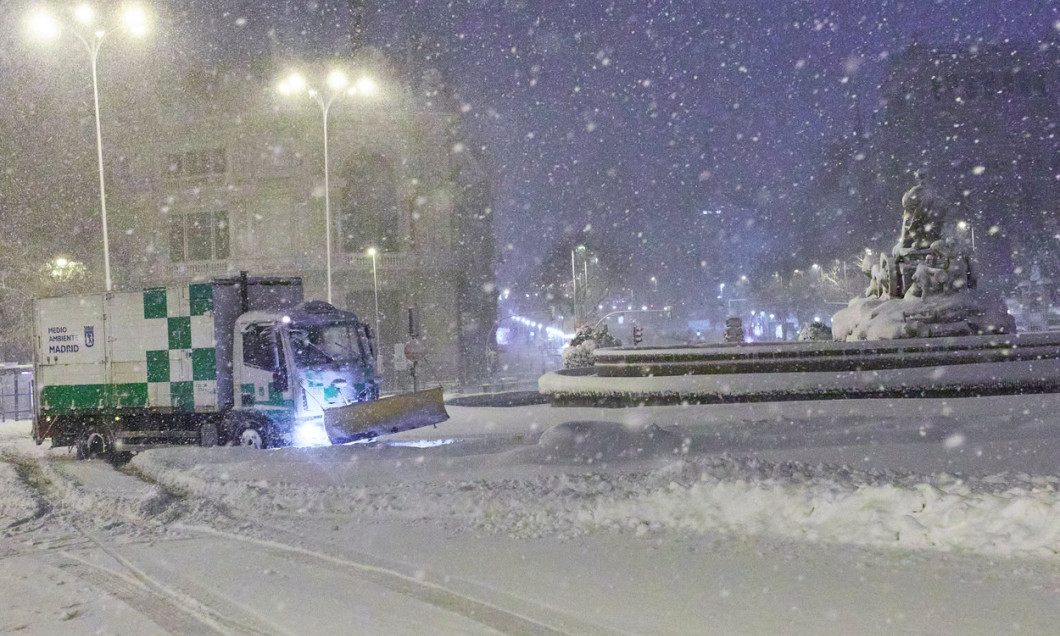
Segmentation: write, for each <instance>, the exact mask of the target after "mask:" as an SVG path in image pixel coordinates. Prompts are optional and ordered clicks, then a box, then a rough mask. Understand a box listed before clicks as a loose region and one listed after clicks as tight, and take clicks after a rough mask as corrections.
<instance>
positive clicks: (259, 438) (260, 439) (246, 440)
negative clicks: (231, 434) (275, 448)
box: [236, 426, 265, 449]
mask: <svg viewBox="0 0 1060 636" xmlns="http://www.w3.org/2000/svg"><path fill="white" fill-rule="evenodd" d="M236 442H237V443H238V444H239V445H240V446H246V447H247V448H258V449H261V448H265V437H264V436H263V435H262V434H261V431H259V430H258V429H257V428H254V427H253V426H248V427H246V428H244V429H243V430H242V431H240V433H239V437H238V438H237V440H236Z"/></svg>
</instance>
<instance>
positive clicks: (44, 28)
mask: <svg viewBox="0 0 1060 636" xmlns="http://www.w3.org/2000/svg"><path fill="white" fill-rule="evenodd" d="M29 30H30V31H31V32H32V33H33V34H34V35H35V36H37V37H39V38H41V39H45V40H52V39H55V38H57V37H59V33H61V31H62V30H61V29H60V28H59V23H58V22H57V21H56V20H55V18H53V17H52V16H51V14H49V13H45V12H44V11H38V12H37V13H34V14H33V15H31V16H30V18H29Z"/></svg>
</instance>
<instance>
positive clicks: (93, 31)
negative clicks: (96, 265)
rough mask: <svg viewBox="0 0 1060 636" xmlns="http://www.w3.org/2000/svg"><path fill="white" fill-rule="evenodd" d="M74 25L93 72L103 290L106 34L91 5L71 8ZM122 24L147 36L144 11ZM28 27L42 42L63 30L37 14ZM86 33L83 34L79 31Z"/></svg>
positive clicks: (128, 13) (130, 11) (133, 11)
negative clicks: (102, 53)
mask: <svg viewBox="0 0 1060 636" xmlns="http://www.w3.org/2000/svg"><path fill="white" fill-rule="evenodd" d="M74 21H75V22H76V24H75V25H72V26H70V27H68V29H67V30H69V31H70V32H71V33H73V34H74V35H75V36H77V39H78V40H80V41H81V44H84V45H85V50H87V51H88V58H89V61H90V63H91V69H92V97H93V104H94V106H95V116H96V159H97V163H98V164H99V210H100V221H101V222H102V225H103V276H104V279H105V282H106V289H107V291H110V290H111V289H112V285H111V278H110V240H109V238H108V235H107V189H106V180H105V179H104V176H103V133H102V131H101V128H100V124H99V79H98V73H97V68H98V63H97V60H98V58H99V49H100V47H102V46H103V38H105V37H106V36H107V33H108V31H107V30H106V29H105V28H103V26H102V25H100V24H98V20H97V16H96V12H95V10H94V9H93V8H92V5H90V4H88V3H85V4H81V5H78V6H77V7H76V8H75V9H74ZM122 23H123V24H124V25H125V30H126V31H128V32H129V34H130V35H133V36H135V37H141V36H143V35H145V34H146V33H147V26H148V18H147V14H146V13H144V11H143V9H141V8H139V7H132V6H131V7H127V8H126V9H125V11H124V13H123V14H122ZM29 27H30V30H31V31H32V32H33V34H34V35H36V36H37V37H39V38H41V39H46V40H49V39H55V38H57V37H59V35H60V34H61V33H62V30H63V23H62V22H61V21H60V20H58V19H56V18H55V17H53V16H52V15H51V14H49V13H47V12H44V11H39V12H37V13H34V14H33V15H31V16H30V18H29ZM82 30H83V31H85V33H83V32H82Z"/></svg>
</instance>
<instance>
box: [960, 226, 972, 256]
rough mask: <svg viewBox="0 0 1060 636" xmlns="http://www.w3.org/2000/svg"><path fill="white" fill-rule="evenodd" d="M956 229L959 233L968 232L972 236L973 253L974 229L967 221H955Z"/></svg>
mask: <svg viewBox="0 0 1060 636" xmlns="http://www.w3.org/2000/svg"><path fill="white" fill-rule="evenodd" d="M957 229H958V230H960V231H961V232H969V233H970V234H971V236H972V251H973V252H974V251H975V227H973V226H972V224H971V223H969V222H968V221H957Z"/></svg>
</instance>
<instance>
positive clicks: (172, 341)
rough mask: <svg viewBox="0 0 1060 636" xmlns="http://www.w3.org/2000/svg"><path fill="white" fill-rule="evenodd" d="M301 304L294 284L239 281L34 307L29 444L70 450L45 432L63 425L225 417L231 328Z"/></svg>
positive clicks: (54, 301) (288, 281)
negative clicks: (248, 316)
mask: <svg viewBox="0 0 1060 636" xmlns="http://www.w3.org/2000/svg"><path fill="white" fill-rule="evenodd" d="M301 301H302V283H301V279H298V278H258V277H246V276H241V277H234V278H227V279H215V280H213V281H210V282H204V283H193V284H190V285H184V286H177V287H156V288H149V289H145V290H143V291H138V292H107V293H99V294H86V295H81V296H70V297H63V298H44V299H40V300H38V301H36V303H35V307H34V310H35V330H36V357H35V365H36V368H35V370H34V371H35V378H36V392H37V396H36V397H37V404H38V405H39V406H38V413H37V416H36V417H35V419H34V437H35V438H37V440H38V441H40V440H41V439H43V438H44V437H49V436H52V437H58V438H60V439H59V441H60V442H62V441H69V440H63V439H61V438H64V437H65V434H64V433H61V432H58V431H53V430H48V429H50V428H51V426H50V425H49V424H46V423H45V422H42V420H47V421H48V422H54V421H56V419H58V420H59V421H61V420H62V419H63V416H64V415H67V416H73V415H76V417H77V418H81V419H83V418H84V417H85V416H86V415H89V414H91V413H93V412H99V413H107V414H117V415H119V416H120V414H122V413H126V412H130V413H131V412H136V413H156V414H163V413H173V414H176V413H187V414H194V413H201V414H211V413H216V412H219V411H223V410H225V409H228V408H231V407H232V404H233V401H234V395H233V379H232V364H231V362H232V347H233V342H232V341H233V336H232V330H233V327H234V325H235V321H236V319H237V318H238V317H239V316H240V315H241V314H243V313H245V312H247V311H250V310H277V309H281V308H284V307H287V306H293V305H296V304H297V303H300V302H301ZM75 419H76V418H75ZM191 419H192V418H189V419H188V421H191ZM57 445H58V444H57Z"/></svg>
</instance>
